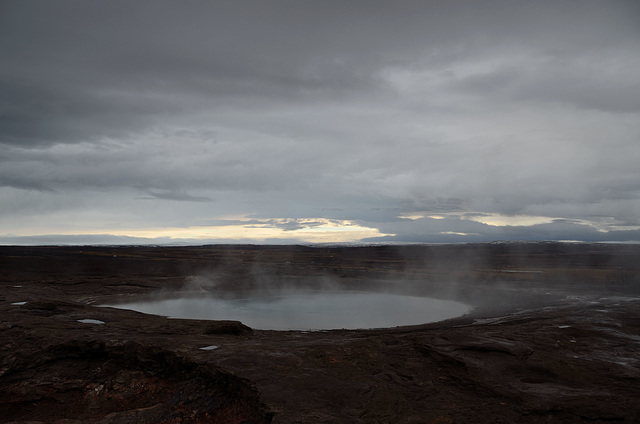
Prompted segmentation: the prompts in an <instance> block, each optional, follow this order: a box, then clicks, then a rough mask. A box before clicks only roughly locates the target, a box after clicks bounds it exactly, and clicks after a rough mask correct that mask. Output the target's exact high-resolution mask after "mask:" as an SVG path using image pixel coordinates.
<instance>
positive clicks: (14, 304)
mask: <svg viewBox="0 0 640 424" xmlns="http://www.w3.org/2000/svg"><path fill="white" fill-rule="evenodd" d="M26 304H27V302H13V303H12V305H13V306H22V305H26Z"/></svg>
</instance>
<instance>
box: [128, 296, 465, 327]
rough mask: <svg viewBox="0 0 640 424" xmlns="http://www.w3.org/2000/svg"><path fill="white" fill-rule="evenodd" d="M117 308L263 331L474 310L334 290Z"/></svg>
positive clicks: (414, 320)
mask: <svg viewBox="0 0 640 424" xmlns="http://www.w3.org/2000/svg"><path fill="white" fill-rule="evenodd" d="M116 307H118V308H124V309H133V310H136V311H139V312H144V313H149V314H155V315H166V316H169V317H172V318H192V319H212V320H238V321H241V322H242V323H244V324H246V325H248V326H249V327H252V328H256V329H264V330H309V329H338V328H347V329H356V328H382V327H395V326H400V325H413V324H423V323H427V322H434V321H440V320H443V319H448V318H453V317H456V316H460V315H463V314H465V313H467V312H468V311H469V310H470V307H469V306H468V305H465V304H463V303H460V302H455V301H450V300H439V299H433V298H428V297H417V296H404V295H396V294H388V293H362V292H335V291H334V292H297V293H291V294H286V295H284V294H283V295H277V296H261V297H244V298H235V299H229V298H224V299H223V298H216V297H181V298H170V299H163V300H153V301H147V302H136V303H128V304H123V305H116Z"/></svg>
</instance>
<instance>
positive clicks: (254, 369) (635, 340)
mask: <svg viewBox="0 0 640 424" xmlns="http://www.w3.org/2000/svg"><path fill="white" fill-rule="evenodd" d="M291 287H296V288H298V287H300V288H313V289H318V290H321V289H326V288H329V287H330V288H332V289H336V288H339V289H349V290H363V291H383V292H392V293H404V294H412V295H424V296H432V297H440V298H446V299H456V300H459V301H463V302H466V303H469V304H471V305H474V306H475V309H474V310H473V312H472V313H470V314H469V315H466V316H463V317H459V318H456V319H452V320H448V321H443V322H438V323H430V324H420V325H415V326H410V327H397V328H388V329H373V330H331V331H266V330H256V329H251V328H249V327H247V326H245V325H244V324H242V323H240V322H236V321H205V320H187V319H169V318H165V317H161V316H153V315H146V314H141V313H138V312H134V311H130V310H124V309H116V308H111V307H99V306H97V305H103V304H105V303H109V304H114V303H119V302H124V301H127V300H131V299H139V298H141V297H144V296H152V295H157V294H158V293H163V294H165V295H167V294H168V293H172V294H175V293H177V292H181V291H186V290H188V291H190V292H193V291H199V292H201V293H202V295H203V296H206V295H216V296H218V295H238V294H243V293H257V292H271V291H274V290H276V291H277V290H282V289H285V288H287V289H288V288H291ZM0 288H1V292H0V334H2V343H1V344H0V420H1V421H2V422H13V423H27V422H29V423H58V424H62V423H66V424H71V423H75V424H81V423H269V422H272V423H354V422H361V423H556V422H557V423H579V422H589V423H604V422H607V423H610V422H620V423H635V422H639V421H640V246H635V245H601V244H559V243H510V244H502V243H494V244H478V245H473V244H472V245H449V246H371V247H305V246H202V247H108V246H103V247H97V246H94V247H88V246H78V247H15V246H4V247H0ZM416 324H418V323H416Z"/></svg>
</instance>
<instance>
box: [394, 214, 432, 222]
mask: <svg viewBox="0 0 640 424" xmlns="http://www.w3.org/2000/svg"><path fill="white" fill-rule="evenodd" d="M424 217H425V215H424V214H422V213H408V214H403V215H399V216H398V218H400V219H410V220H412V221H415V220H416V219H422V218H424Z"/></svg>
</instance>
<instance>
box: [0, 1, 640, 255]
mask: <svg viewBox="0 0 640 424" xmlns="http://www.w3.org/2000/svg"><path fill="white" fill-rule="evenodd" d="M492 240H582V241H620V242H626V241H634V242H640V2H638V1H637V0H630V1H615V0H602V1H568V0H567V1H562V0H550V1H540V0H536V1H528V0H527V1H513V0H510V1H477V0H473V1H471V0H470V1H427V0H424V1H402V0H394V1H390V0H389V1H377V0H348V1H345V0H341V1H331V0H322V1H321V0H317V1H304V0H291V1H280V0H274V1H263V0H259V1H238V0H230V1H192V0H187V1H156V0H154V1H135V2H133V1H114V0H109V1H84V0H82V1H64V0H57V1H29V0H19V1H18V0H16V1H11V0H3V1H0V244H51V243H54V244H57V243H79V244H86V243H147V242H148V243H167V242H184V241H187V242H189V243H195V244H202V243H209V242H250V243H307V242H427V243H442V242H478V241H492Z"/></svg>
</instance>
